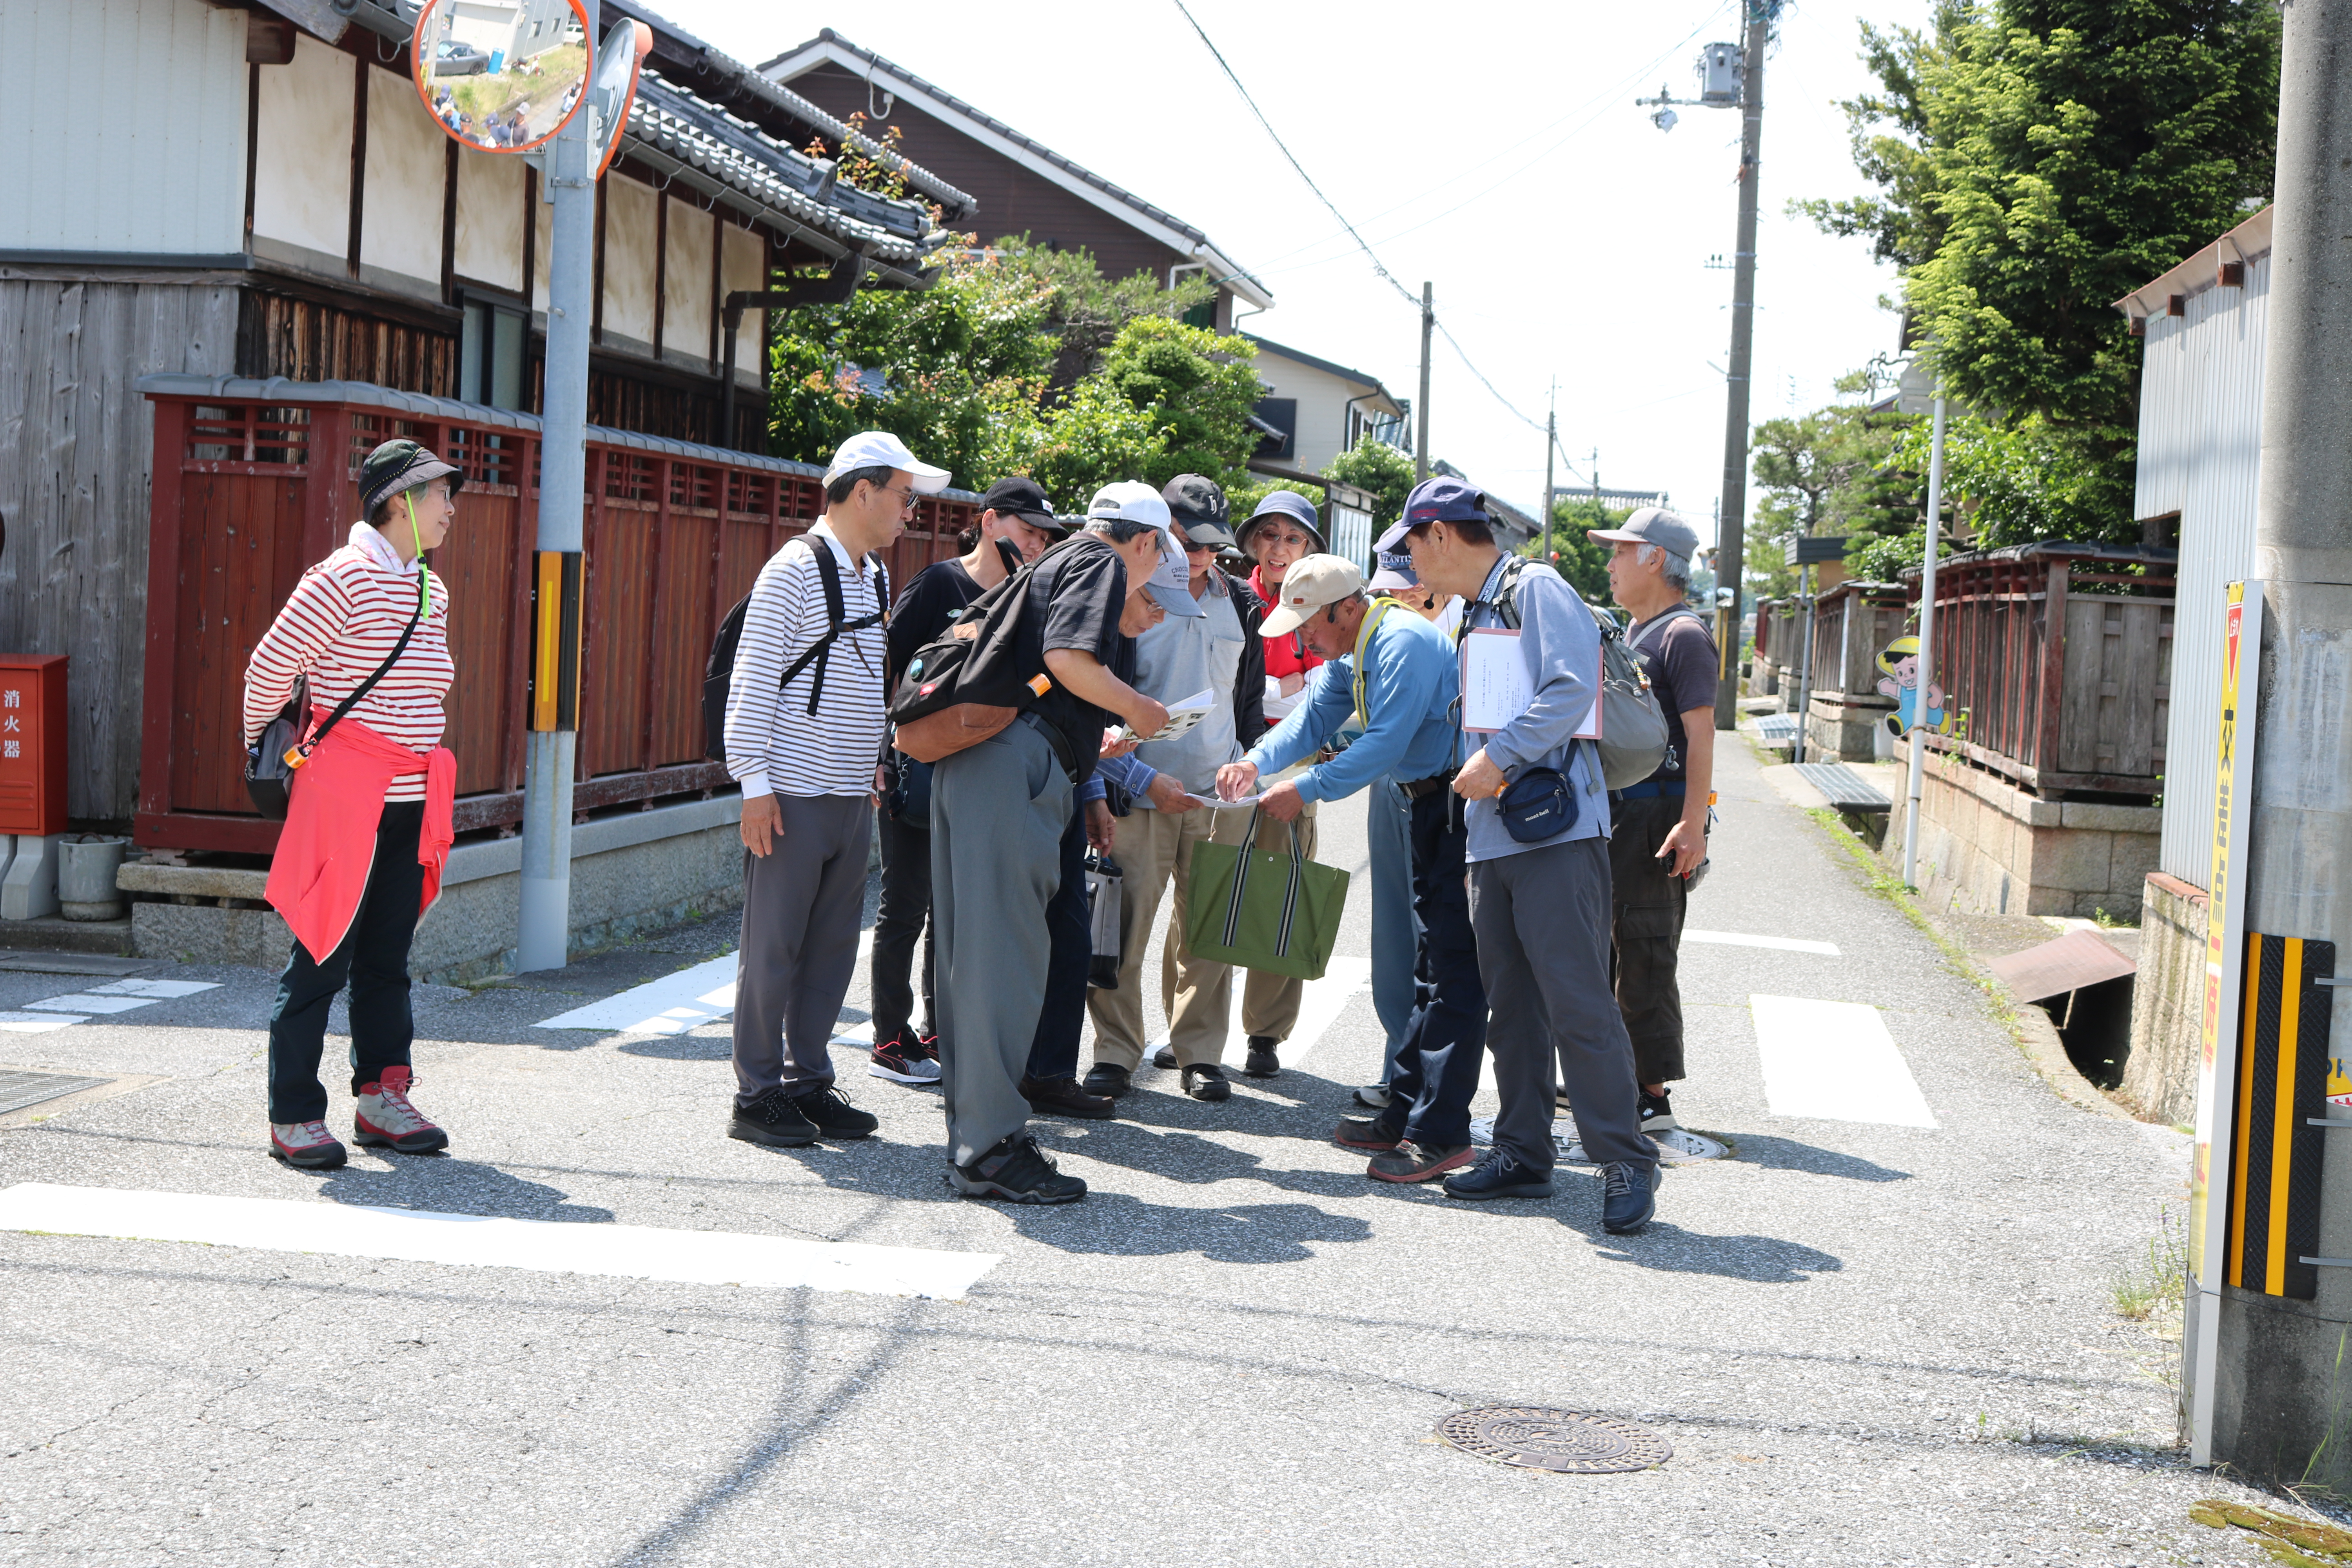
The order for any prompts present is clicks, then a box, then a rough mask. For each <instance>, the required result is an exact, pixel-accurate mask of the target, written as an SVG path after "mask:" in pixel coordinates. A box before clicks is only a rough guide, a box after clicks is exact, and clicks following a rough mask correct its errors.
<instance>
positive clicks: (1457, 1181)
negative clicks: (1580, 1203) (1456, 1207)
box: [1445, 1149, 1552, 1199]
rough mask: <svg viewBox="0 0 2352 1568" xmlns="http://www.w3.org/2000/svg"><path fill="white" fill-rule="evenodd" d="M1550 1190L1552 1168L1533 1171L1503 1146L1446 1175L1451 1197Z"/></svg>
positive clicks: (1526, 1195) (1543, 1193) (1524, 1194)
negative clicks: (1464, 1167) (1465, 1167)
mask: <svg viewBox="0 0 2352 1568" xmlns="http://www.w3.org/2000/svg"><path fill="white" fill-rule="evenodd" d="M1551 1194H1552V1185H1551V1173H1550V1172H1549V1171H1530V1170H1529V1169H1528V1168H1527V1167H1526V1166H1525V1165H1522V1164H1520V1163H1518V1161H1517V1160H1516V1159H1514V1158H1513V1157H1512V1156H1511V1155H1509V1154H1507V1153H1505V1152H1503V1151H1502V1150H1500V1149H1492V1150H1489V1151H1487V1153H1486V1158H1485V1159H1483V1160H1481V1161H1479V1162H1478V1163H1477V1164H1476V1165H1475V1166H1473V1167H1472V1168H1471V1169H1469V1170H1467V1171H1457V1172H1455V1173H1454V1174H1453V1175H1450V1176H1448V1177H1446V1178H1445V1195H1446V1196H1447V1197H1449V1198H1474V1199H1475V1198H1548V1197H1549V1196H1551Z"/></svg>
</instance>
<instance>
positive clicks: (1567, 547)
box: [1519, 496, 1633, 605]
mask: <svg viewBox="0 0 2352 1568" xmlns="http://www.w3.org/2000/svg"><path fill="white" fill-rule="evenodd" d="M1631 516H1633V508H1632V507H1620V506H1610V505H1608V504H1606V503H1605V502H1602V501H1599V500H1594V499H1593V498H1592V497H1591V496H1586V497H1585V498H1584V499H1582V500H1576V499H1573V498H1571V497H1568V496H1562V497H1559V499H1557V500H1554V501H1553V502H1552V505H1551V563H1552V566H1553V568H1554V569H1555V570H1557V571H1558V572H1559V574H1560V575H1561V576H1563V577H1565V578H1567V579H1568V585H1569V586H1570V587H1571V588H1574V589H1575V590H1576V591H1577V592H1578V593H1579V594H1580V595H1583V596H1584V597H1585V598H1587V599H1590V600H1591V602H1592V603H1594V604H1596V605H1606V604H1609V603H1611V602H1612V601H1611V599H1610V597H1609V546H1608V545H1606V544H1597V543H1595V542H1593V541H1591V540H1590V539H1587V538H1585V537H1584V531H1585V530H1586V529H1589V528H1621V527H1622V526H1624V522H1625V520H1626V519H1627V518H1629V517H1631ZM1519 553H1520V554H1522V555H1525V556H1527V557H1528V558H1529V559H1530V560H1540V559H1542V557H1543V535H1542V534H1540V533H1538V534H1537V535H1536V536H1535V537H1534V538H1533V539H1530V540H1528V542H1526V543H1525V544H1523V545H1521V546H1520V547H1519Z"/></svg>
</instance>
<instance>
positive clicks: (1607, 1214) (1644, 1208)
mask: <svg viewBox="0 0 2352 1568" xmlns="http://www.w3.org/2000/svg"><path fill="white" fill-rule="evenodd" d="M1665 1174H1666V1168H1665V1167H1664V1165H1652V1166H1651V1167H1650V1168H1649V1169H1648V1170H1646V1171H1645V1170H1643V1168H1642V1167H1641V1166H1639V1165H1636V1164H1634V1163H1633V1162H1632V1161H1630V1160H1614V1161H1612V1162H1611V1163H1608V1164H1606V1165H1603V1166H1601V1228H1602V1229H1604V1230H1606V1231H1607V1232H1608V1233H1609V1234H1610V1235H1612V1236H1631V1235H1633V1233H1634V1232H1635V1231H1637V1230H1639V1229H1641V1228H1642V1227H1643V1226H1645V1225H1647V1224H1649V1223H1650V1216H1651V1215H1654V1214H1656V1213H1657V1212H1658V1197H1657V1193H1658V1184H1659V1183H1660V1182H1661V1181H1664V1179H1665Z"/></svg>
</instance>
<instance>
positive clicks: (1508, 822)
mask: <svg viewBox="0 0 2352 1568" xmlns="http://www.w3.org/2000/svg"><path fill="white" fill-rule="evenodd" d="M1495 807H1496V814H1497V815H1498V816H1501V817H1502V819H1503V831H1504V832H1506V833H1507V834H1509V835H1510V836H1511V837H1513V838H1514V839H1517V841H1518V842H1519V843H1521V844H1540V843H1542V842H1543V841H1544V840H1545V839H1547V838H1557V837H1559V836H1560V835H1561V834H1563V833H1565V832H1567V831H1568V830H1569V829H1570V828H1571V827H1573V826H1576V791H1575V790H1574V789H1573V788H1572V787H1570V784H1569V782H1568V775H1567V774H1566V773H1561V772H1560V771H1559V769H1558V768H1529V769H1528V771H1527V772H1526V773H1521V774H1520V775H1519V776H1518V777H1517V778H1516V779H1513V780H1512V781H1511V782H1510V783H1509V784H1506V785H1504V786H1503V793H1502V794H1501V795H1497V796H1496V799H1495Z"/></svg>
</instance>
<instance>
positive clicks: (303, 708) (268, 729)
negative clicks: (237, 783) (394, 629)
mask: <svg viewBox="0 0 2352 1568" xmlns="http://www.w3.org/2000/svg"><path fill="white" fill-rule="evenodd" d="M424 618H425V611H424V607H423V605H421V604H420V605H419V606H418V608H417V612H416V614H415V615H414V616H410V617H409V620H408V625H406V626H403V627H402V628H401V630H400V640H399V641H398V642H396V643H394V644H393V645H392V651H391V652H390V653H388V654H386V655H385V656H384V660H383V663H382V664H379V665H377V666H376V667H375V673H374V674H373V675H371V676H369V677H368V678H367V679H365V680H362V681H361V682H360V683H359V685H358V686H357V687H356V688H354V689H352V694H351V695H350V696H349V697H346V698H344V699H343V700H341V702H339V703H337V704H336V705H335V710H334V711H333V712H332V713H330V714H328V715H327V716H326V717H325V718H324V719H322V720H320V721H319V729H318V732H317V733H316V734H314V735H312V736H310V739H308V740H304V739H303V738H302V730H303V727H304V725H306V724H307V723H309V722H310V677H309V676H307V675H306V676H302V677H300V678H299V679H296V680H295V682H294V696H293V700H291V701H289V702H288V703H287V704H286V706H285V707H283V708H280V709H279V710H278V717H277V718H275V719H272V720H271V721H269V722H268V724H265V725H264V726H262V730H261V739H259V740H258V741H256V742H254V743H253V744H251V745H250V746H247V748H246V749H245V793H246V795H247V798H248V799H250V800H251V801H252V802H253V809H254V810H256V811H257V812H259V813H260V814H261V815H262V816H264V817H266V818H267V819H268V820H269V821H271V822H283V821H285V820H286V811H287V807H288V806H289V805H291V804H292V803H293V799H294V774H295V772H296V770H298V769H299V768H300V767H301V765H302V764H303V763H307V762H309V761H310V753H311V752H315V751H317V750H318V749H319V742H321V741H323V740H325V739H326V738H327V731H330V730H331V729H333V728H334V727H335V726H336V725H337V724H340V723H341V722H342V720H343V715H344V714H346V713H348V712H350V711H351V710H352V706H353V704H355V703H357V702H358V701H359V700H360V699H361V698H362V697H365V696H366V695H367V694H368V693H369V692H371V691H373V690H374V689H375V683H376V682H377V681H379V680H382V679H383V678H384V673H385V671H387V670H389V669H391V668H392V667H393V666H394V665H395V664H397V663H399V662H400V656H401V655H402V654H403V653H404V652H406V651H407V648H408V639H409V638H410V637H414V636H415V635H416V626H417V623H418V622H419V621H421V620H423V619H424Z"/></svg>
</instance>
